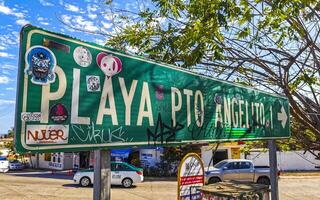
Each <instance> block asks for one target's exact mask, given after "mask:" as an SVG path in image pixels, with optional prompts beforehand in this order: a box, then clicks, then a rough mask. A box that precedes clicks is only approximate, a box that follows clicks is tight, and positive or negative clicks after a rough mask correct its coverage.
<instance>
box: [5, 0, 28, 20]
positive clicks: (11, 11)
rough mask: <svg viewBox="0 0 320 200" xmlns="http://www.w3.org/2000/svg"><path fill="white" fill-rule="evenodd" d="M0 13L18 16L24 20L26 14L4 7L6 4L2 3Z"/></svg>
mask: <svg viewBox="0 0 320 200" xmlns="http://www.w3.org/2000/svg"><path fill="white" fill-rule="evenodd" d="M0 13H3V14H5V15H13V16H16V17H18V18H22V17H24V14H23V13H21V12H16V10H15V9H11V8H9V7H7V6H5V5H4V2H1V3H0Z"/></svg>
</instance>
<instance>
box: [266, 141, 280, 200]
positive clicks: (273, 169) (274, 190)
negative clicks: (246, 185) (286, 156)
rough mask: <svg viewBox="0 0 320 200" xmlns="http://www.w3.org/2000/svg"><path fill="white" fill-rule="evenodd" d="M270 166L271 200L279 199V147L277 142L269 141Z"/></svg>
mask: <svg viewBox="0 0 320 200" xmlns="http://www.w3.org/2000/svg"><path fill="white" fill-rule="evenodd" d="M268 147H269V164H270V183H271V200H278V199H279V189H278V166H277V146H276V141H275V140H268Z"/></svg>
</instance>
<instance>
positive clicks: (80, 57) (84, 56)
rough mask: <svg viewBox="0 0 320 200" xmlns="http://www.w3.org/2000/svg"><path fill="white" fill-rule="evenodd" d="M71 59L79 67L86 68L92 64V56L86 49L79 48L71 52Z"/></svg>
mask: <svg viewBox="0 0 320 200" xmlns="http://www.w3.org/2000/svg"><path fill="white" fill-rule="evenodd" d="M73 59H74V60H75V61H76V63H77V64H78V65H80V66H81V67H88V66H89V65H90V64H91V62H92V55H91V53H90V51H89V50H88V49H87V48H85V47H83V46H79V47H77V48H76V49H75V50H74V51H73Z"/></svg>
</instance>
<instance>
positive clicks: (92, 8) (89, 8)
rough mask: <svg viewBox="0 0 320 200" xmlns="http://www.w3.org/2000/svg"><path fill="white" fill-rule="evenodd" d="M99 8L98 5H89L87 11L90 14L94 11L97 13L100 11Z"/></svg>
mask: <svg viewBox="0 0 320 200" xmlns="http://www.w3.org/2000/svg"><path fill="white" fill-rule="evenodd" d="M98 8H99V7H98V6H97V5H88V6H87V10H88V12H94V11H97V10H98Z"/></svg>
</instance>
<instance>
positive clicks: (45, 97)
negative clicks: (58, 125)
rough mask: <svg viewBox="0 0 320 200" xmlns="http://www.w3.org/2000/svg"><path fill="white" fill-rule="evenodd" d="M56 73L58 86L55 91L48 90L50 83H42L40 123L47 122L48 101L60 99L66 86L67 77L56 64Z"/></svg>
mask: <svg viewBox="0 0 320 200" xmlns="http://www.w3.org/2000/svg"><path fill="white" fill-rule="evenodd" d="M55 72H56V74H57V77H58V79H59V88H58V90H57V91H55V92H50V85H51V84H48V85H43V86H42V95H41V113H42V116H41V123H42V124H46V123H48V116H49V115H48V113H49V101H52V100H59V99H61V98H62V97H63V96H64V94H65V92H66V88H67V78H66V75H65V73H64V71H63V70H62V69H61V67H59V66H56V71H55Z"/></svg>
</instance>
